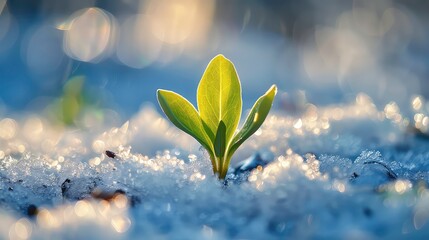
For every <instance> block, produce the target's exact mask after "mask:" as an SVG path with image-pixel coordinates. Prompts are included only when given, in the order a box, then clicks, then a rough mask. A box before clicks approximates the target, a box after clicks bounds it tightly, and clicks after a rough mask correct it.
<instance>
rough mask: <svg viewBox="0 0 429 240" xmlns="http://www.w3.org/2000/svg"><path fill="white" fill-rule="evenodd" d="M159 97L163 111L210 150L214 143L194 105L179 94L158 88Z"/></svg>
mask: <svg viewBox="0 0 429 240" xmlns="http://www.w3.org/2000/svg"><path fill="white" fill-rule="evenodd" d="M157 97H158V102H159V105H160V106H161V108H162V111H163V112H164V113H165V115H166V116H167V117H168V119H170V121H171V122H172V123H173V124H174V125H175V126H176V127H178V128H179V129H181V130H183V131H184V132H186V133H187V134H189V135H191V136H192V137H194V138H195V139H196V140H197V141H198V142H199V143H200V144H201V145H202V146H203V147H204V148H206V149H207V150H208V151H213V144H212V142H211V140H210V138H209V137H208V136H207V134H206V132H205V129H204V126H203V123H202V121H201V118H200V116H199V115H198V112H197V110H195V108H194V106H192V104H191V103H190V102H189V101H188V100H186V99H185V98H184V97H182V96H180V95H179V94H177V93H175V92H171V91H166V90H162V89H158V91H157Z"/></svg>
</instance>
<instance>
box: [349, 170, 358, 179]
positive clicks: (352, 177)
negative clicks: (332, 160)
mask: <svg viewBox="0 0 429 240" xmlns="http://www.w3.org/2000/svg"><path fill="white" fill-rule="evenodd" d="M357 177H359V174H357V173H356V172H353V174H352V176H350V180H353V179H356V178H357Z"/></svg>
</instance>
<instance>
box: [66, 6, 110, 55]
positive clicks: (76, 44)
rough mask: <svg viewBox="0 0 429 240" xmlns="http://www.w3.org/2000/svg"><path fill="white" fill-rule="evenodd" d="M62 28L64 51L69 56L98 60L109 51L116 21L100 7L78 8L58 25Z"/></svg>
mask: <svg viewBox="0 0 429 240" xmlns="http://www.w3.org/2000/svg"><path fill="white" fill-rule="evenodd" d="M58 29H60V30H64V31H65V32H64V45H63V47H64V51H65V52H66V54H67V55H69V56H70V57H72V58H74V59H77V60H80V61H84V62H91V61H99V60H100V59H102V58H103V57H105V55H107V54H108V53H110V51H111V47H112V46H113V43H114V39H115V37H116V36H115V34H116V23H115V19H114V18H113V16H112V15H111V14H110V13H108V12H107V11H105V10H103V9H100V8H87V9H82V10H79V11H78V12H76V13H74V14H73V15H72V16H71V19H70V20H68V21H67V22H64V23H62V24H60V25H59V26H58Z"/></svg>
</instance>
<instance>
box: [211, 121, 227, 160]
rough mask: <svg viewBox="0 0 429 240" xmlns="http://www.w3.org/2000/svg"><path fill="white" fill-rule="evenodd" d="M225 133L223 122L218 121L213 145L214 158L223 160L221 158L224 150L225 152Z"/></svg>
mask: <svg viewBox="0 0 429 240" xmlns="http://www.w3.org/2000/svg"><path fill="white" fill-rule="evenodd" d="M225 133H226V126H225V123H223V121H220V123H219V127H218V128H217V132H216V139H215V144H214V149H215V154H216V157H218V158H223V156H224V155H225V150H226V138H225V137H226V136H225Z"/></svg>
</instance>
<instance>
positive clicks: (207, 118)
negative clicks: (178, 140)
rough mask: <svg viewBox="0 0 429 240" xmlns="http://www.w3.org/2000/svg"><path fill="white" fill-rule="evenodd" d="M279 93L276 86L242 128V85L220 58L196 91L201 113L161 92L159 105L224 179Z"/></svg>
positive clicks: (231, 65) (182, 101)
mask: <svg viewBox="0 0 429 240" xmlns="http://www.w3.org/2000/svg"><path fill="white" fill-rule="evenodd" d="M276 92H277V87H276V86H275V85H273V86H271V88H270V89H268V91H267V92H266V93H265V94H264V95H262V96H261V97H260V98H259V99H258V100H257V101H256V102H255V104H254V105H253V107H252V110H251V111H250V113H249V115H248V116H247V118H246V121H245V122H244V124H243V126H242V128H241V129H240V130H239V131H236V129H237V127H238V123H239V121H240V116H241V108H242V100H241V85H240V80H239V78H238V75H237V72H236V71H235V67H234V65H233V64H232V62H231V61H230V60H228V59H226V58H225V57H224V56H223V55H217V56H216V57H215V58H213V59H212V60H211V61H210V63H209V65H208V66H207V68H206V70H205V72H204V74H203V77H202V78H201V80H200V83H199V85H198V89H197V105H198V111H197V110H196V109H195V108H194V106H193V105H192V104H191V103H190V102H189V101H188V100H186V99H185V98H184V97H182V96H181V95H179V94H177V93H175V92H172V91H167V90H162V89H158V91H157V97H158V102H159V105H160V106H161V108H162V110H163V111H164V113H165V115H166V116H167V117H168V119H170V121H171V122H172V123H173V124H174V125H175V126H176V127H178V128H179V129H181V130H182V131H184V132H186V133H187V134H189V135H191V136H192V137H194V138H195V139H196V140H197V141H198V142H199V143H200V144H201V145H202V146H203V147H204V148H205V149H206V150H207V152H208V154H209V156H210V160H211V163H212V165H213V172H214V173H215V174H217V175H218V176H219V178H220V179H224V178H225V176H226V173H227V171H228V166H229V163H230V161H231V157H232V155H233V154H234V153H235V151H236V150H237V149H238V147H239V146H240V145H241V144H242V143H243V142H244V141H245V140H246V139H248V138H249V137H250V136H251V135H252V134H253V133H255V132H256V130H258V128H259V127H260V126H261V125H262V123H263V122H264V120H265V118H266V117H267V115H268V112H269V111H270V109H271V106H272V103H273V100H274V97H275V95H276Z"/></svg>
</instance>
